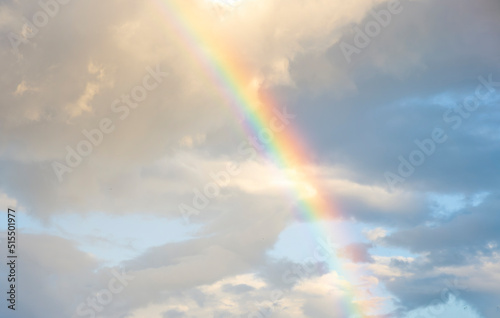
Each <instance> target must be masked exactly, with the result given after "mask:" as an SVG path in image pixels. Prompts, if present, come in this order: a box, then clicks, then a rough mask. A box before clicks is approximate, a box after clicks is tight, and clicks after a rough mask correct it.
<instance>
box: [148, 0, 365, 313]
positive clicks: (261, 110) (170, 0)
mask: <svg viewBox="0 0 500 318" xmlns="http://www.w3.org/2000/svg"><path fill="white" fill-rule="evenodd" d="M152 1H153V2H154V3H155V4H156V5H157V6H158V8H159V12H160V13H161V14H162V20H164V21H165V22H166V23H167V26H168V28H170V29H171V31H173V32H174V33H175V34H176V38H177V40H178V41H180V42H181V43H182V45H183V46H184V47H185V48H186V50H187V51H188V52H189V54H191V55H192V57H193V58H194V59H195V60H196V62H197V63H198V64H199V65H200V66H201V67H202V68H203V71H204V73H205V75H206V76H208V77H209V78H210V80H211V81H212V82H213V83H214V87H215V88H217V90H218V91H219V93H220V94H221V95H222V96H223V98H224V99H225V100H226V101H227V104H228V105H230V106H231V110H232V111H233V112H234V114H235V116H236V117H237V118H238V120H239V121H240V122H241V123H242V128H243V129H244V132H245V133H246V134H247V135H248V136H257V135H258V134H259V133H260V132H261V131H263V130H265V129H266V128H268V127H269V123H270V121H271V120H272V119H273V118H274V117H276V115H275V113H274V111H273V110H275V109H279V108H278V107H277V106H276V105H275V103H274V101H273V100H272V97H271V96H265V95H263V94H262V92H259V91H258V90H257V89H256V88H255V87H252V85H251V84H252V79H253V77H254V76H253V74H252V73H251V71H250V68H249V67H248V66H246V65H245V64H244V63H243V62H242V59H241V58H239V54H237V53H236V52H235V51H234V48H232V47H231V46H230V45H228V44H227V43H225V42H224V41H223V40H221V39H220V38H217V36H216V35H215V34H213V33H211V32H210V30H207V29H206V28H205V27H206V26H205V25H202V24H201V23H200V21H204V17H203V16H201V12H200V11H199V10H193V9H192V7H191V6H192V5H193V1H189V0H152ZM263 145H264V148H265V149H263V155H265V156H267V157H268V158H270V159H271V160H272V161H273V163H274V164H275V165H276V166H277V167H278V168H279V169H280V170H282V171H284V173H285V174H286V175H287V177H288V178H289V179H290V181H291V184H293V185H294V188H295V189H294V195H293V196H294V199H295V200H297V202H298V203H297V205H298V209H297V213H298V217H299V218H301V219H303V220H306V221H318V220H325V219H331V218H335V217H336V216H339V214H338V211H337V209H336V208H335V204H334V202H333V201H332V200H331V198H330V197H329V196H328V195H325V193H322V191H321V187H319V186H318V185H319V182H318V180H317V179H316V178H315V177H314V176H313V174H312V173H311V171H308V170H307V169H308V167H309V162H310V161H309V158H308V152H307V151H306V150H307V149H306V147H304V145H303V143H302V142H301V138H300V136H298V135H297V134H296V133H295V132H294V131H293V129H292V127H291V126H288V127H286V129H285V130H283V131H281V132H277V133H275V134H274V135H273V138H272V139H271V140H270V141H269V142H266V143H263ZM304 184H306V185H308V187H309V188H312V189H314V192H315V194H314V195H309V196H307V197H305V198H304V197H303V195H302V194H303V193H301V192H303V189H302V188H301V187H302V186H303V185H304ZM310 227H311V228H312V231H313V234H314V235H325V234H326V235H328V234H333V235H335V236H338V234H335V233H328V231H326V230H325V229H324V228H322V227H321V226H320V225H318V224H317V222H311V223H310ZM329 263H330V264H329V265H330V266H331V267H334V269H335V270H336V271H337V272H338V273H340V274H345V273H344V271H343V270H342V268H341V266H340V265H341V264H339V262H334V260H333V258H332V259H331V260H330V262H329ZM348 292H349V294H350V295H349V296H350V297H352V298H354V297H355V296H360V293H359V292H358V291H357V290H356V289H354V288H352V289H351V290H349V291H348ZM351 300H352V299H351ZM345 305H346V315H349V316H346V317H365V314H364V313H363V311H364V310H363V309H364V308H361V307H362V306H359V305H353V304H352V303H351V301H350V300H349V302H348V304H345Z"/></svg>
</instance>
